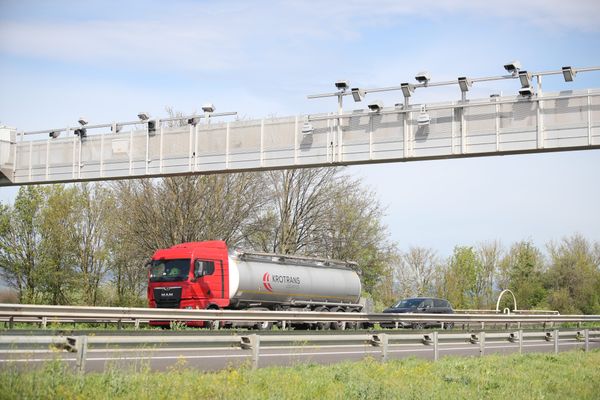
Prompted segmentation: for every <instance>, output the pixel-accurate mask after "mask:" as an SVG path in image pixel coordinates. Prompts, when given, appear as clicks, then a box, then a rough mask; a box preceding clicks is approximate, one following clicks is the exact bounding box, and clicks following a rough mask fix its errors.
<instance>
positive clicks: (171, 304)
mask: <svg viewBox="0 0 600 400" xmlns="http://www.w3.org/2000/svg"><path fill="white" fill-rule="evenodd" d="M154 300H156V307H157V308H179V304H180V303H181V287H158V288H154Z"/></svg>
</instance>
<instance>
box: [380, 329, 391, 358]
mask: <svg viewBox="0 0 600 400" xmlns="http://www.w3.org/2000/svg"><path fill="white" fill-rule="evenodd" d="M379 336H380V337H381V361H382V362H386V361H387V360H388V342H389V340H388V335H387V334H386V333H382V334H381V335H379Z"/></svg>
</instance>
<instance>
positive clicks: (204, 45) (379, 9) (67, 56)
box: [0, 0, 600, 72]
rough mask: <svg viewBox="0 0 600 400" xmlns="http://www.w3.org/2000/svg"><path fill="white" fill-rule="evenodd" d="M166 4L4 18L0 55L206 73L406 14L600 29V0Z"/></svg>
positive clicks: (287, 56) (297, 55)
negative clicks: (117, 14) (107, 14)
mask: <svg viewBox="0 0 600 400" xmlns="http://www.w3.org/2000/svg"><path fill="white" fill-rule="evenodd" d="M59 4H60V3H59ZM163 4H164V3H159V4H157V3H154V4H153V7H154V8H153V10H152V13H150V12H145V13H143V14H135V13H131V14H127V13H126V14H125V16H124V17H121V18H118V19H110V20H109V19H103V18H98V19H94V18H93V15H92V16H91V19H90V16H87V18H85V19H83V18H82V19H81V20H80V21H64V20H52V21H49V20H39V19H36V20H24V21H10V20H5V21H3V22H2V23H1V24H0V51H2V52H5V53H10V54H18V55H25V56H30V57H35V58H42V59H51V60H60V61H64V62H73V63H83V64H88V63H91V64H97V63H100V64H103V65H109V64H116V65H120V66H129V67H131V68H137V67H140V66H143V67H144V68H145V69H151V70H152V69H153V68H154V69H158V70H159V69H163V68H165V67H168V68H170V69H175V70H191V71H200V72H202V71H222V70H227V69H237V68H239V67H240V66H242V65H243V66H244V67H245V68H248V67H251V66H256V65H263V64H264V63H265V62H269V61H270V60H275V61H279V62H282V63H285V64H288V65H292V64H294V63H297V62H301V61H302V59H303V57H307V56H313V57H314V56H316V55H322V56H327V52H326V51H325V50H324V49H320V48H319V47H320V46H319V44H321V42H323V41H333V42H335V41H346V42H347V41H352V40H355V39H356V38H359V37H360V36H361V35H362V33H363V30H364V29H365V28H371V27H379V26H384V25H397V26H402V22H403V18H402V17H404V16H415V17H419V18H422V19H430V20H434V21H435V20H439V19H442V18H457V20H459V21H460V17H461V15H462V14H465V13H466V14H467V15H474V16H480V17H490V16H496V17H500V18H507V19H510V20H512V21H518V23H519V24H527V25H526V26H529V25H535V26H539V27H541V28H543V29H548V30H551V31H562V30H576V31H593V32H598V31H599V30H600V24H598V16H599V14H600V13H599V11H600V3H599V2H597V1H595V0H579V1H570V2H563V1H557V0H528V1H526V2H521V3H520V4H511V3H507V2H505V1H502V2H500V1H477V0H452V1H451V0H441V1H434V0H420V1H416V0H412V1H401V2H399V1H395V0H380V1H378V2H376V3H371V2H364V1H356V0H350V1H345V2H340V1H321V2H306V1H293V2H286V3H278V4H277V3H275V4H273V3H271V2H258V3H252V4H248V3H246V2H228V3H212V4H211V5H210V6H207V5H205V4H204V5H202V4H199V3H189V2H174V3H169V4H168V5H166V4H165V5H163ZM5 18H6V17H5ZM516 34H518V32H516Z"/></svg>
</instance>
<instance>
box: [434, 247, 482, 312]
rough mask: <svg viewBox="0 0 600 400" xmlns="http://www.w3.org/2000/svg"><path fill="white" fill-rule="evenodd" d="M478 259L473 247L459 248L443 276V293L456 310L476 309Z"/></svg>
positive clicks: (456, 248)
mask: <svg viewBox="0 0 600 400" xmlns="http://www.w3.org/2000/svg"><path fill="white" fill-rule="evenodd" d="M477 270H478V266H477V257H476V255H475V251H474V250H473V247H465V246H457V247H455V248H454V253H453V254H452V257H451V258H450V261H449V263H448V266H447V268H446V270H445V272H444V274H443V288H442V293H444V295H445V296H444V297H445V298H447V299H448V300H449V301H450V303H452V305H453V306H454V307H455V308H474V307H476V306H477V305H476V301H475V293H476V290H477Z"/></svg>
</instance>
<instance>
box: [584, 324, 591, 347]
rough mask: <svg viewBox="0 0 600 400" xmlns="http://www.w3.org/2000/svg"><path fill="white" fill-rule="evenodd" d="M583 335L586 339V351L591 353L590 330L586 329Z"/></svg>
mask: <svg viewBox="0 0 600 400" xmlns="http://www.w3.org/2000/svg"><path fill="white" fill-rule="evenodd" d="M583 335H584V337H585V345H584V350H585V351H590V330H589V329H585V330H584V331H583Z"/></svg>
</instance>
